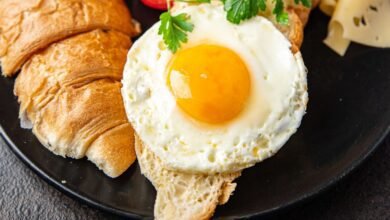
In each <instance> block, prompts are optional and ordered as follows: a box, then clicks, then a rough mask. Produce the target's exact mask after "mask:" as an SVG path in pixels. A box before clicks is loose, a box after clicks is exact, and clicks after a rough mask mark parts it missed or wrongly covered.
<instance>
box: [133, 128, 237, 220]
mask: <svg viewBox="0 0 390 220" xmlns="http://www.w3.org/2000/svg"><path fill="white" fill-rule="evenodd" d="M135 149H136V153H137V158H138V163H139V165H140V167H141V172H142V174H144V175H145V176H146V177H147V178H148V179H149V180H150V181H151V183H152V184H153V186H154V187H155V188H156V190H157V198H156V202H155V205H154V216H155V218H156V219H167V220H168V219H183V220H186V219H188V220H189V219H193V220H201V219H209V218H210V217H211V216H212V215H213V214H214V210H215V208H216V207H217V205H222V204H225V203H226V202H227V201H228V200H229V197H230V195H231V194H232V192H233V191H234V189H235V188H236V183H233V181H234V180H235V179H236V178H237V177H239V176H240V174H241V173H240V172H236V173H230V174H217V175H204V174H186V173H182V172H177V171H171V170H167V169H166V168H164V167H163V165H162V164H161V160H160V158H158V157H157V156H156V155H155V154H154V153H153V152H152V151H151V150H149V149H148V147H147V146H145V145H144V143H143V142H142V141H141V140H140V139H139V138H138V136H135Z"/></svg>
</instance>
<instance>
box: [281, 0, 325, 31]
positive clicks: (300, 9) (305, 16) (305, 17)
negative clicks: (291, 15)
mask: <svg viewBox="0 0 390 220" xmlns="http://www.w3.org/2000/svg"><path fill="white" fill-rule="evenodd" d="M319 3H320V0H312V8H307V7H305V6H303V5H301V4H299V5H296V4H293V5H289V6H288V9H289V10H293V11H294V12H295V14H296V15H297V16H298V17H299V19H300V20H301V21H302V24H303V26H305V25H306V24H307V22H308V21H309V15H310V12H311V10H312V9H313V8H315V7H317V5H318V4H319Z"/></svg>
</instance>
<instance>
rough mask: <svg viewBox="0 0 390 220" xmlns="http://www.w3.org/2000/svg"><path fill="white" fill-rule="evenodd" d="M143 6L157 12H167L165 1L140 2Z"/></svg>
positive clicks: (143, 0) (149, 0)
mask: <svg viewBox="0 0 390 220" xmlns="http://www.w3.org/2000/svg"><path fill="white" fill-rule="evenodd" d="M141 1H142V3H144V4H145V5H147V6H149V7H151V8H154V9H159V10H167V1H166V0H141Z"/></svg>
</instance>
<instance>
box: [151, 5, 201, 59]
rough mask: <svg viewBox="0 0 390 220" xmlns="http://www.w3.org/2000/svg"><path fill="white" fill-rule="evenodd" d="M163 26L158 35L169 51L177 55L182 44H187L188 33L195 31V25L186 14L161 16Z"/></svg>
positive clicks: (164, 14) (166, 13)
mask: <svg viewBox="0 0 390 220" xmlns="http://www.w3.org/2000/svg"><path fill="white" fill-rule="evenodd" d="M160 20H161V25H160V28H159V30H158V34H159V35H162V37H163V40H164V43H165V44H166V45H167V46H168V49H169V50H171V51H172V52H173V53H175V52H176V51H177V50H178V49H179V48H180V45H181V43H186V42H187V40H188V38H187V32H191V31H192V30H193V29H194V25H193V24H191V23H190V22H188V20H189V16H188V15H187V14H185V13H182V14H179V15H176V16H172V15H171V14H170V13H169V12H164V13H162V14H161V15H160Z"/></svg>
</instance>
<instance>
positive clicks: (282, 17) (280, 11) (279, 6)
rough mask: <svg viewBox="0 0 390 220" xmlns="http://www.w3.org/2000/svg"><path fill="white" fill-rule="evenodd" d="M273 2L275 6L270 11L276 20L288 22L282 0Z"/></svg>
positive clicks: (281, 22) (283, 22) (284, 23)
mask: <svg viewBox="0 0 390 220" xmlns="http://www.w3.org/2000/svg"><path fill="white" fill-rule="evenodd" d="M273 1H274V2H275V8H274V10H273V11H272V13H273V14H275V15H276V21H277V22H278V23H280V24H283V25H286V24H288V14H287V12H285V11H284V3H283V0H273Z"/></svg>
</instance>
